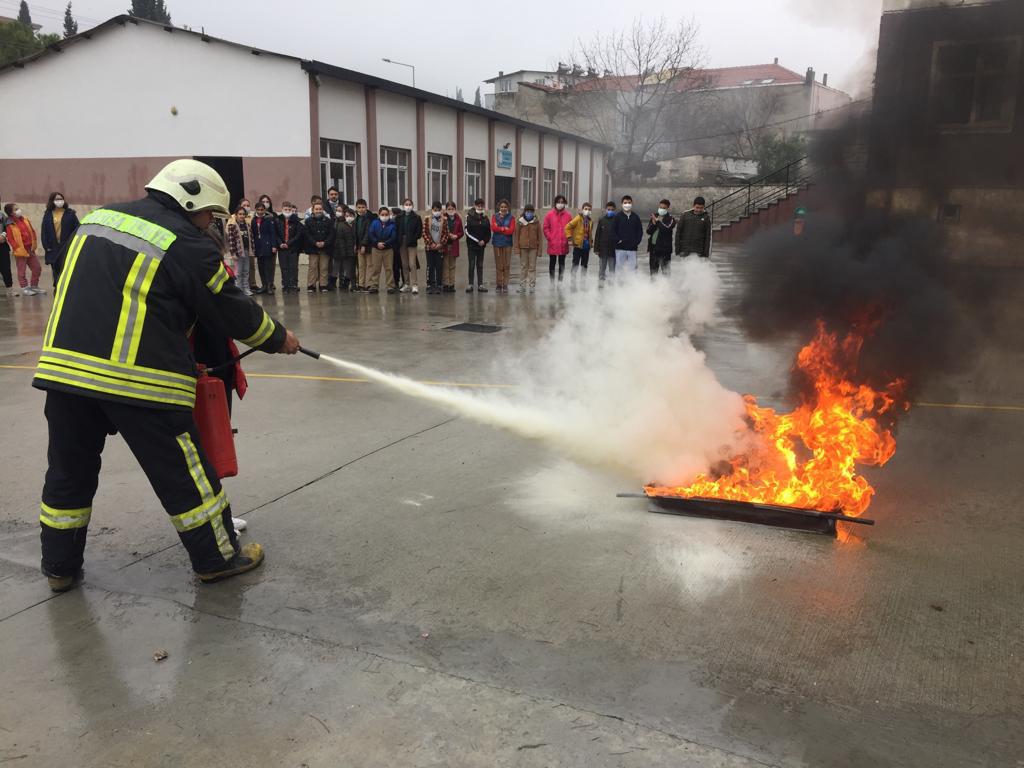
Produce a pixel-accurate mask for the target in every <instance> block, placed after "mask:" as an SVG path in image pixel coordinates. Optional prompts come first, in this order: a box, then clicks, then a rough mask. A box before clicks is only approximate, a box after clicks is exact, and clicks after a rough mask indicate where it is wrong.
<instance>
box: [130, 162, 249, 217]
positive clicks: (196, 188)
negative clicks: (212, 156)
mask: <svg viewBox="0 0 1024 768" xmlns="http://www.w3.org/2000/svg"><path fill="white" fill-rule="evenodd" d="M146 189H154V190H157V191H159V192H164V193H166V194H168V195H170V196H171V197H173V198H174V199H175V200H176V201H177V203H178V205H180V206H181V207H182V208H184V209H185V211H186V212H187V213H197V212H199V211H217V212H219V213H224V214H226V213H227V212H228V205H229V203H230V197H229V195H228V188H227V185H226V184H225V183H224V179H222V178H221V177H220V174H219V173H217V171H215V170H214V169H213V168H211V167H210V166H208V165H207V164H206V163H200V162H199V161H198V160H174V161H172V162H170V163H168V164H167V165H165V166H164V167H163V168H161V169H160V171H159V173H157V175H156V176H154V177H153V179H152V181H150V182H149V184H147V185H146Z"/></svg>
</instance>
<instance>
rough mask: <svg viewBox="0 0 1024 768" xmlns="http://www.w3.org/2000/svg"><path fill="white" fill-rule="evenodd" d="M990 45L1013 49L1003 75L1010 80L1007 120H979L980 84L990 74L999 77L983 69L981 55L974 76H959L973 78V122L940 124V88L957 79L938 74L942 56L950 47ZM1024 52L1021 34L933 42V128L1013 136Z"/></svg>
mask: <svg viewBox="0 0 1024 768" xmlns="http://www.w3.org/2000/svg"><path fill="white" fill-rule="evenodd" d="M987 43H996V44H998V43H1011V44H1012V46H1013V47H1012V50H1011V52H1010V59H1009V62H1008V63H1007V67H1006V69H1005V70H1004V71H1003V73H1002V76H1003V77H1006V78H1007V79H1008V81H1009V92H1010V94H1011V98H1012V102H1011V103H1010V108H1009V114H1008V116H1007V117H1006V118H1005V119H999V120H979V119H978V113H979V109H980V101H979V90H980V89H979V84H980V82H981V81H982V79H983V78H984V77H985V76H986V75H988V76H989V77H998V76H1000V75H997V74H996V73H994V72H985V71H984V70H983V69H982V57H981V56H980V55H978V56H976V57H975V62H974V72H973V74H972V75H967V74H962V75H959V77H961V78H963V79H965V80H966V79H967V78H968V77H970V78H971V115H970V119H969V120H968V121H967V122H965V123H948V122H941V121H940V118H939V114H938V112H939V98H940V90H941V86H942V84H943V81H944V80H947V79H948V78H952V77H956V76H955V75H943V74H942V73H941V72H940V71H939V57H940V56H941V54H942V52H943V51H944V50H947V49H950V48H957V47H967V46H982V45H985V44H987ZM1022 50H1024V36H1022V35H1005V36H1001V37H989V38H978V39H969V40H936V41H935V42H934V43H932V66H931V72H930V73H929V87H928V115H929V122H930V123H931V125H932V126H933V127H934V128H935V129H936V130H938V131H939V132H940V133H1011V132H1012V131H1013V126H1014V123H1015V119H1016V114H1017V106H1018V105H1017V101H1018V99H1017V91H1018V89H1019V82H1020V65H1021V55H1022ZM979 54H980V51H979ZM947 82H948V80H947Z"/></svg>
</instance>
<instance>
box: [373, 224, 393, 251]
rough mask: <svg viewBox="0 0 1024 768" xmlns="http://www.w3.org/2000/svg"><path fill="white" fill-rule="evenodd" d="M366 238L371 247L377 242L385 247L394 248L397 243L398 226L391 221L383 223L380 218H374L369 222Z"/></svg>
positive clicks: (375, 245) (374, 246)
mask: <svg viewBox="0 0 1024 768" xmlns="http://www.w3.org/2000/svg"><path fill="white" fill-rule="evenodd" d="M368 239H369V241H370V247H371V248H376V247H377V243H384V245H385V246H386V247H388V248H394V247H395V246H396V245H398V227H396V226H395V222H393V221H389V222H388V223H387V224H385V223H384V222H383V221H381V220H380V219H374V220H373V223H371V224H370V234H369V238H368Z"/></svg>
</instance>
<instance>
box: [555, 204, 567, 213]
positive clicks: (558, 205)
mask: <svg viewBox="0 0 1024 768" xmlns="http://www.w3.org/2000/svg"><path fill="white" fill-rule="evenodd" d="M555 208H557V209H558V210H560V211H561V210H563V209H564V208H565V203H555Z"/></svg>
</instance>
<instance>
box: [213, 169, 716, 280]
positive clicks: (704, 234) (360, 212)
mask: <svg viewBox="0 0 1024 768" xmlns="http://www.w3.org/2000/svg"><path fill="white" fill-rule="evenodd" d="M567 208H568V202H567V201H566V199H565V197H564V196H562V195H558V196H557V197H556V198H555V199H554V201H553V203H552V207H551V209H550V210H549V211H548V212H547V214H546V215H545V216H544V217H543V220H541V219H539V218H538V216H537V212H536V209H535V207H534V206H533V205H532V204H527V205H525V206H524V207H523V209H522V211H521V212H520V213H519V215H518V216H516V215H515V214H514V213H513V212H512V208H511V205H510V204H509V202H508V201H507V200H501V201H500V202H499V203H498V207H497V210H495V211H494V212H493V213H492V214H489V213H488V212H487V210H486V208H485V202H484V200H483V199H481V198H478V199H477V200H475V201H474V204H473V207H472V208H471V209H469V210H468V211H466V213H465V216H463V214H462V213H460V212H459V210H458V206H456V204H455V203H454V202H452V201H448V202H447V203H443V204H442V203H441V202H440V201H435V202H434V203H433V204H432V205H431V207H430V210H429V211H427V212H426V213H425V214H424V215H420V214H419V213H418V212H417V211H416V210H415V206H414V203H413V201H412V200H411V199H409V198H406V199H405V200H404V201H403V203H402V206H401V207H400V208H395V209H391V208H389V207H387V206H381V207H380V208H378V209H377V211H376V213H374V212H373V211H371V210H370V209H369V206H368V205H367V202H366V201H365V200H363V199H360V200H357V201H356V203H355V207H354V208H352V207H349V206H348V205H346V204H344V203H342V202H341V200H340V195H339V192H338V190H337V189H336V188H335V187H331V188H330V189H329V190H328V192H327V197H326V198H322V197H320V196H319V195H313V197H312V198H311V199H310V205H309V208H308V209H306V211H305V212H304V213H303V214H302V215H301V216H300V214H299V211H298V208H297V206H295V205H294V204H293V203H291V202H285V203H284V204H283V206H282V209H281V212H280V213H277V212H275V211H274V207H273V202H272V201H271V199H270V197H269V196H267V195H262V196H261V197H260V198H259V199H258V201H257V203H256V206H255V208H254V209H252V210H251V209H250V205H249V201H248V200H245V199H243V200H242V201H240V203H239V205H238V206H237V208H236V209H235V212H234V215H233V216H232V217H231V218H230V219H229V220H228V223H227V226H226V228H225V232H224V235H225V241H226V252H227V255H228V259H229V264H230V265H231V266H232V267H233V269H234V271H235V275H236V280H237V282H238V285H239V287H240V288H241V289H242V290H243V291H245V293H246V294H250V295H251V294H253V293H274V292H275V291H276V289H277V286H276V285H275V280H276V270H277V266H278V264H279V265H280V269H281V282H282V288H283V290H284V291H285V292H298V291H299V290H300V286H299V254H300V253H305V254H306V255H307V257H308V259H309V269H308V271H307V273H306V274H307V277H306V290H307V291H308V292H310V293H314V292H328V291H337V290H342V291H349V292H353V293H371V294H372V293H380V292H381V291H386V292H387V293H389V294H393V293H406V292H409V293H419V292H420V282H419V273H420V270H421V269H422V267H423V265H422V264H421V262H420V255H419V254H420V248H421V245H420V243H421V241H422V251H423V254H424V256H425V259H426V265H425V267H426V293H428V294H439V293H453V292H454V291H455V270H456V262H457V259H458V258H459V257H460V255H461V245H460V243H461V242H462V241H463V240H465V243H466V255H467V257H468V259H467V260H468V273H467V277H468V281H467V288H466V292H467V293H473V292H474V291H477V292H480V293H486V292H487V291H488V288H487V284H486V282H485V280H484V253H485V249H486V247H487V246H488V245H490V246H491V248H492V250H493V251H494V262H495V275H496V277H495V285H494V288H495V291H496V292H497V293H499V294H500V293H506V294H507V293H508V291H509V284H510V282H511V275H512V269H511V267H512V257H513V255H515V256H517V257H518V259H519V284H518V292H519V293H527V292H530V293H533V292H535V291H536V288H537V260H538V256H539V254H540V252H541V250H542V248H543V249H544V250H545V251H546V253H547V255H548V272H549V275H550V277H551V280H552V282H555V281H557V282H558V283H561V282H562V281H563V279H564V274H565V268H566V261H567V260H568V257H569V255H570V254H571V255H572V261H571V275H572V277H573V279H574V280H575V278H576V276H577V274H579V273H582V274H583V275H584V276H585V275H586V272H587V268H588V267H589V264H590V253H591V251H593V252H594V254H595V255H596V256H597V257H598V259H599V260H600V267H599V273H598V278H599V280H600V281H601V282H602V283H603V282H604V281H606V280H607V279H608V277H609V275H614V273H615V272H616V270H620V271H621V270H635V269H636V268H637V252H638V250H639V248H640V246H641V244H642V242H643V239H644V236H645V234H646V236H647V238H648V254H649V257H650V271H651V274H657V273H659V272H661V273H667V272H668V270H669V264H670V260H671V257H672V255H673V253H675V255H677V256H688V255H690V254H695V255H697V256H701V257H705V258H706V257H707V256H708V255H709V252H710V246H711V219H710V216H709V215H708V213H707V211H706V210H705V201H704V198H702V197H698V198H696V199H695V200H694V203H693V208H692V209H691V210H689V211H687V212H686V213H685V214H684V215H683V216H682V217H680V219H679V220H677V219H676V218H674V217H673V216H672V214H671V212H670V211H671V203H670V202H669V201H668V200H662V201H661V202H660V203H659V207H658V210H657V212H656V213H652V214H651V216H650V221H649V222H648V224H647V226H646V227H644V224H643V222H642V220H641V219H640V217H639V216H638V215H637V214H636V213H635V212H634V211H633V199H632V198H631V197H630V196H629V195H625V196H624V197H623V198H622V200H621V208H620V207H618V206H617V205H616V203H615V202H614V201H610V202H608V203H607V204H606V205H605V210H604V215H603V216H601V217H600V218H598V219H597V220H596V221H595V217H594V213H593V206H592V205H591V204H590V203H584V204H583V205H582V206H580V209H579V211H578V213H576V214H575V215H574V214H573V213H571V212H570V211H568V210H567ZM542 236H543V239H542ZM257 275H258V277H259V282H258V283H257ZM382 279H383V282H382Z"/></svg>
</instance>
